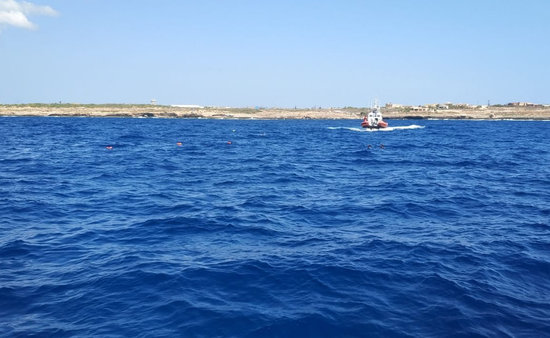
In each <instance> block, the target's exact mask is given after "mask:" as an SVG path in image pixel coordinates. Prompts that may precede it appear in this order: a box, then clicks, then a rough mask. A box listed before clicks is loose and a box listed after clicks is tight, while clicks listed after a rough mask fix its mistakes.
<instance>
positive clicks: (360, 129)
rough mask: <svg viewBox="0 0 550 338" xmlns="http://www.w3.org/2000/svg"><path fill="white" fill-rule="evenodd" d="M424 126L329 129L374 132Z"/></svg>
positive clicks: (332, 128)
mask: <svg viewBox="0 0 550 338" xmlns="http://www.w3.org/2000/svg"><path fill="white" fill-rule="evenodd" d="M422 128H424V126H419V125H416V124H411V125H410V126H397V127H387V128H380V129H370V128H349V127H328V129H331V130H335V129H345V130H351V131H358V132H372V131H394V130H405V129H422Z"/></svg>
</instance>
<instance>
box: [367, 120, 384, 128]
mask: <svg viewBox="0 0 550 338" xmlns="http://www.w3.org/2000/svg"><path fill="white" fill-rule="evenodd" d="M361 127H363V128H369V129H381V128H387V127H388V122H386V121H380V122H378V124H377V125H375V126H373V125H371V124H369V123H368V122H367V121H363V122H361Z"/></svg>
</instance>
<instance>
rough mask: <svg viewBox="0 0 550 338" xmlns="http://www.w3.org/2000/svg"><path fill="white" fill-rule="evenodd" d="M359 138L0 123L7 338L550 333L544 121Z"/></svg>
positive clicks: (305, 124)
mask: <svg viewBox="0 0 550 338" xmlns="http://www.w3.org/2000/svg"><path fill="white" fill-rule="evenodd" d="M358 124H359V121H342V120H337V121H331V120H321V121H290V120H283V121H269V120H267V121H260V120H258V121H248V120H247V121H242V120H241V121H239V120H192V119H110V118H104V119H101V118H95V119H94V118H36V117H20V118H0V134H1V138H0V335H2V336H55V337H64V336H136V337H152V336H155V337H158V336H166V337H168V336H209V337H246V336H249V337H265V336H268V337H283V336H284V337H287V336H296V337H303V336H311V337H319V336H326V337H343V336H347V337H355V336H374V337H441V336H451V337H472V336H480V337H483V336H486V337H497V336H498V337H502V336H511V337H533V336H537V337H541V336H549V334H548V332H550V324H549V323H550V322H549V318H550V286H549V283H548V280H550V236H549V235H550V222H549V218H550V217H549V215H550V203H549V202H550V167H549V165H548V164H549V163H550V161H549V160H550V145H549V143H548V139H549V137H550V122H546V121H522V122H519V121H426V120H414V121H406V120H390V124H391V125H392V126H397V127H404V126H409V125H413V124H414V125H420V126H422V127H423V128H417V129H396V130H393V131H388V132H364V131H362V130H360V129H358V128H357V127H358ZM228 141H231V144H228ZM177 142H181V143H182V145H181V146H178V145H177ZM369 145H370V147H369ZM107 146H112V149H111V150H109V149H107V148H106V147H107Z"/></svg>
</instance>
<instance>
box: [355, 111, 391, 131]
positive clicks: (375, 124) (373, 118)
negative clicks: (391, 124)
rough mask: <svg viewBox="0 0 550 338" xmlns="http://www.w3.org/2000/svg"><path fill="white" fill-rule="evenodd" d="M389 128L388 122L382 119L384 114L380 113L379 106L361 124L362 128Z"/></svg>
mask: <svg viewBox="0 0 550 338" xmlns="http://www.w3.org/2000/svg"><path fill="white" fill-rule="evenodd" d="M387 126H388V122H386V121H384V120H383V119H382V113H381V112H380V108H378V107H377V106H375V107H374V108H373V109H372V111H371V112H370V113H369V114H368V115H367V116H365V117H364V118H363V121H362V122H361V127H363V128H369V129H380V128H386V127H387Z"/></svg>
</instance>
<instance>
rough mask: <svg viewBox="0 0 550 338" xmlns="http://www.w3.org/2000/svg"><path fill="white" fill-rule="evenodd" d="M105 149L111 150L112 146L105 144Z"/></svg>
mask: <svg viewBox="0 0 550 338" xmlns="http://www.w3.org/2000/svg"><path fill="white" fill-rule="evenodd" d="M105 149H107V150H112V149H113V146H106V147H105Z"/></svg>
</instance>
